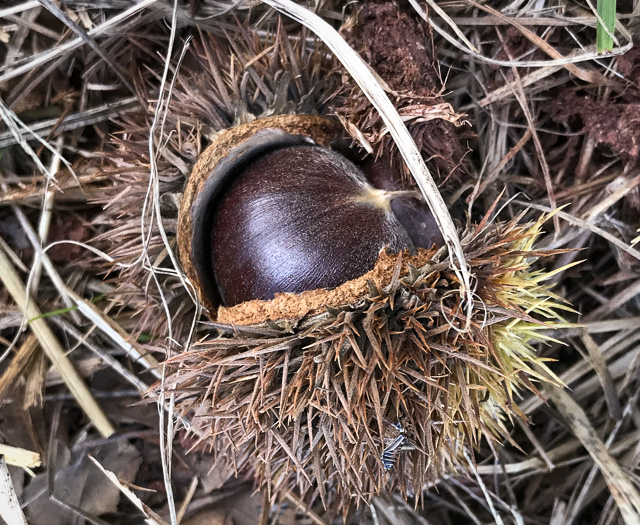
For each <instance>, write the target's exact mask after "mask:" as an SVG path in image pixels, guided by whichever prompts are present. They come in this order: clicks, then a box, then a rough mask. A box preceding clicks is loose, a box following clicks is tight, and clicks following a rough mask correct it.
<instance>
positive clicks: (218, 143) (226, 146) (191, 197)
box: [178, 115, 341, 320]
mask: <svg viewBox="0 0 640 525" xmlns="http://www.w3.org/2000/svg"><path fill="white" fill-rule="evenodd" d="M267 128H277V129H281V130H283V131H286V132H287V133H289V134H291V135H303V136H307V137H310V138H311V139H313V140H314V141H315V142H317V143H318V144H321V145H323V146H327V147H328V146H329V144H330V142H331V140H332V139H333V138H335V137H336V136H337V134H338V132H339V130H340V128H341V127H340V124H339V123H337V122H336V121H334V120H331V119H328V118H326V117H321V116H318V115H276V116H273V117H267V118H262V119H257V120H253V121H251V122H247V123H245V124H241V125H239V126H236V127H233V128H229V129H225V130H223V131H222V132H220V134H219V135H218V137H216V139H215V140H214V141H213V142H212V143H211V145H210V146H209V147H208V148H207V149H206V150H205V151H204V152H203V153H202V154H201V155H200V157H199V158H198V161H197V162H196V164H195V166H194V168H193V171H192V172H191V175H190V176H189V181H188V182H187V186H186V188H185V191H184V195H183V197H182V202H181V203H180V213H179V216H178V249H179V254H180V262H181V263H182V267H183V268H184V271H185V273H186V274H187V277H188V278H189V280H190V281H191V283H192V284H193V285H194V287H195V289H196V292H197V293H198V297H199V298H200V301H201V302H202V303H203V304H204V306H205V307H206V308H207V309H208V310H209V316H210V317H211V318H212V319H214V320H215V319H216V310H217V307H218V305H216V304H213V302H212V301H211V300H210V299H209V298H207V297H206V296H205V294H204V293H203V290H202V287H201V285H200V282H199V280H198V275H197V273H196V270H195V267H194V265H193V263H192V261H191V253H192V250H191V239H192V234H193V228H192V225H191V208H192V206H193V204H194V202H195V200H196V198H197V196H198V193H199V192H200V191H202V188H203V187H204V184H205V182H206V181H207V179H208V177H209V175H210V174H211V172H212V170H213V168H214V167H215V166H216V164H218V162H220V160H222V159H223V158H225V157H226V156H227V155H229V152H230V151H231V150H232V149H233V148H235V147H236V146H238V145H239V144H240V143H242V142H243V141H245V140H246V139H248V138H249V137H251V136H252V135H253V134H254V133H256V132H257V131H259V130H261V129H267Z"/></svg>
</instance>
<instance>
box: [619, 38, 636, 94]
mask: <svg viewBox="0 0 640 525" xmlns="http://www.w3.org/2000/svg"><path fill="white" fill-rule="evenodd" d="M618 71H619V72H620V73H622V74H623V75H624V76H625V80H626V84H625V86H624V89H623V90H622V92H621V94H620V97H621V98H622V99H623V100H624V101H626V102H638V101H640V48H638V47H633V48H631V50H629V51H628V52H627V53H625V54H624V55H622V56H620V57H618Z"/></svg>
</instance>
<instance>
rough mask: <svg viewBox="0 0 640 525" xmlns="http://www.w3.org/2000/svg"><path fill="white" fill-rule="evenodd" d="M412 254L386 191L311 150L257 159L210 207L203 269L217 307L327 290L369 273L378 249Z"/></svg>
mask: <svg viewBox="0 0 640 525" xmlns="http://www.w3.org/2000/svg"><path fill="white" fill-rule="evenodd" d="M384 248H388V249H389V250H391V251H393V252H396V253H397V252H399V251H401V250H403V249H408V250H409V251H412V252H413V251H414V245H413V243H412V241H411V239H410V237H409V235H408V234H407V231H406V230H405V228H404V227H403V226H402V225H401V224H400V222H399V221H398V219H397V218H396V217H395V216H394V214H393V212H392V208H391V195H390V193H389V192H386V191H384V190H379V189H376V188H374V187H373V186H372V185H371V184H370V183H369V182H368V181H367V179H366V177H365V175H364V173H363V172H362V171H361V170H359V169H358V168H357V167H356V166H355V165H354V164H353V163H352V162H350V161H348V160H347V159H346V158H344V157H343V156H342V155H340V154H339V153H336V152H334V151H332V150H330V149H327V148H324V147H322V146H317V145H300V146H290V147H284V148H282V149H278V150H277V151H274V152H271V153H268V154H264V155H262V156H261V157H259V158H257V159H256V160H254V161H253V162H252V163H251V164H250V165H249V166H247V167H245V168H244V170H242V171H241V172H240V173H238V174H237V175H236V176H235V177H234V182H233V183H232V184H231V186H230V187H229V188H228V189H227V190H226V191H225V192H224V194H223V195H222V196H221V199H220V200H219V203H218V204H217V208H216V211H215V214H214V216H213V226H212V229H211V252H212V253H211V265H212V270H213V275H214V279H215V283H216V285H217V288H218V292H219V295H220V298H221V300H222V304H223V305H225V306H233V305H236V304H239V303H242V302H244V301H248V300H252V299H261V300H269V299H273V297H274V295H275V294H276V293H280V292H291V293H300V292H303V291H306V290H313V289H317V288H334V287H336V286H339V285H340V284H343V283H344V282H346V281H349V280H351V279H355V278H357V277H360V276H361V275H363V274H365V273H366V272H368V271H370V270H371V269H373V267H374V265H375V262H376V260H377V258H378V256H379V254H380V252H381V251H382V250H383V249H384Z"/></svg>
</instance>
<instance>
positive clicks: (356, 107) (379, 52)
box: [337, 0, 469, 180]
mask: <svg viewBox="0 0 640 525" xmlns="http://www.w3.org/2000/svg"><path fill="white" fill-rule="evenodd" d="M356 17H357V22H356V23H355V24H354V25H353V26H352V27H351V28H350V29H349V31H347V32H345V37H346V39H347V41H348V42H349V44H350V45H351V46H352V47H353V48H354V49H356V50H357V51H358V52H359V53H360V54H361V55H362V56H363V58H364V60H365V61H366V62H367V63H368V64H370V65H371V67H372V68H373V69H374V70H375V72H376V73H377V74H378V75H379V76H380V77H381V78H382V79H383V80H384V81H385V82H386V83H387V85H388V87H389V90H390V92H389V96H390V98H391V99H392V101H393V102H394V105H395V107H396V108H397V109H398V112H399V113H400V114H401V115H402V116H403V118H404V119H405V122H406V124H407V126H408V128H409V131H410V132H411V134H412V136H413V138H414V140H415V141H416V144H417V145H418V147H419V148H420V150H421V152H422V154H423V156H424V158H425V159H428V163H429V165H430V167H431V168H432V169H433V171H434V172H435V173H436V174H437V175H439V177H438V178H439V179H440V180H442V179H444V178H446V177H448V176H449V175H451V174H452V173H454V172H456V170H457V171H462V162H463V159H464V156H465V153H466V150H465V148H464V147H463V146H462V145H461V144H462V141H463V139H464V135H467V136H468V135H469V129H468V128H466V129H465V128H461V126H462V125H463V124H464V123H465V120H464V117H465V116H464V115H461V114H458V113H455V111H454V109H453V108H452V107H451V106H450V105H449V104H448V103H446V102H445V100H444V99H443V98H442V96H441V95H442V91H443V89H444V88H443V82H442V79H441V77H440V71H439V68H438V62H437V60H436V58H435V56H434V50H433V45H432V43H431V33H430V29H429V27H428V26H427V25H426V24H425V23H423V22H422V20H420V19H418V18H417V16H416V15H415V13H414V12H412V11H411V12H410V11H409V10H408V9H405V8H403V7H402V6H401V5H399V4H397V3H395V2H386V1H380V0H368V1H366V2H364V5H363V6H362V8H361V9H360V11H359V12H357V13H356ZM337 112H338V114H339V115H340V116H341V117H345V118H346V117H347V115H348V116H349V117H350V122H351V123H352V124H354V125H355V126H356V128H357V129H358V130H360V131H361V132H363V135H364V137H365V138H366V140H368V141H369V143H370V145H371V146H372V148H373V150H374V151H375V153H376V155H377V156H381V155H383V154H388V155H390V157H391V162H392V164H393V165H394V166H403V164H402V162H399V161H400V158H399V154H398V152H397V149H396V147H395V144H394V143H393V141H392V140H391V139H390V137H389V134H388V133H387V132H386V127H385V126H384V123H383V122H382V119H381V118H380V116H379V114H378V112H377V111H375V110H374V109H373V108H372V107H371V104H370V103H369V101H368V100H367V99H366V97H365V96H364V95H363V94H362V92H361V91H360V89H359V88H357V87H353V88H352V91H351V94H350V96H349V95H347V97H346V102H345V104H344V105H343V107H342V108H340V109H339V110H338V111H337ZM458 128H461V129H458ZM364 130H366V132H364ZM461 130H463V133H461V132H460V131H461ZM400 171H402V169H401V170H400Z"/></svg>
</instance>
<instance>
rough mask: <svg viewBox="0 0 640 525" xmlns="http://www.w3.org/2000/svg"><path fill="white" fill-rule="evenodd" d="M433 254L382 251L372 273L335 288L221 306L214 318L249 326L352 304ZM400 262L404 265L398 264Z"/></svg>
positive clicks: (281, 294) (279, 295)
mask: <svg viewBox="0 0 640 525" xmlns="http://www.w3.org/2000/svg"><path fill="white" fill-rule="evenodd" d="M435 252H436V250H435V249H431V250H424V249H419V250H418V253H417V254H415V255H409V254H407V253H404V254H401V255H397V254H392V253H389V252H387V251H383V252H382V253H381V254H380V256H379V257H378V260H377V261H376V265H375V266H374V268H373V270H371V271H369V272H367V273H365V274H364V275H362V276H360V277H358V278H356V279H352V280H351V281H347V282H346V283H344V284H341V285H340V286H338V287H337V288H333V289H330V290H327V289H324V288H319V289H317V290H308V291H306V292H302V293H300V294H294V293H279V294H276V296H275V298H274V299H271V300H270V301H260V300H254V301H246V302H244V303H241V304H238V305H236V306H232V307H223V306H222V307H220V308H219V309H218V314H217V318H218V321H219V322H221V323H227V324H239V325H253V324H261V323H264V322H266V321H279V320H282V319H290V320H294V319H300V318H302V317H306V316H307V315H313V314H316V313H319V312H321V311H322V310H325V309H326V308H337V307H339V306H341V305H345V304H353V303H355V302H356V301H358V299H360V298H362V297H365V296H366V295H367V293H368V292H369V291H370V289H371V287H370V284H373V285H375V286H376V287H377V288H383V287H384V286H387V285H388V284H389V283H390V281H391V280H392V278H393V275H394V272H396V270H397V271H399V272H400V273H399V277H405V276H406V275H407V274H408V273H409V267H408V265H411V266H413V267H414V268H420V267H423V266H425V265H426V264H429V263H430V262H431V260H432V258H433V256H434V254H435ZM403 262H404V263H406V264H402V263H403Z"/></svg>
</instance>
